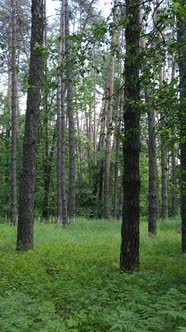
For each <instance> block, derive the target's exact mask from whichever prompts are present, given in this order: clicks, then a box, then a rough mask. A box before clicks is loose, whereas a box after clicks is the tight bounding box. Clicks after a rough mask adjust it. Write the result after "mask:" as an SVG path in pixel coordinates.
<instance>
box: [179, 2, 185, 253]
mask: <svg viewBox="0 0 186 332" xmlns="http://www.w3.org/2000/svg"><path fill="white" fill-rule="evenodd" d="M179 5H180V7H179V10H178V12H177V29H178V32H177V34H178V36H177V38H178V61H179V75H180V109H179V122H180V151H181V158H180V162H181V164H180V167H181V219H182V251H183V252H184V253H185V252H186V62H185V57H186V21H185V18H186V17H185V15H184V13H183V12H182V7H184V6H185V2H184V1H182V0H180V1H179Z"/></svg>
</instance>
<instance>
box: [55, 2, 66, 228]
mask: <svg viewBox="0 0 186 332" xmlns="http://www.w3.org/2000/svg"><path fill="white" fill-rule="evenodd" d="M64 39H65V1H64V0H63V1H62V4H61V22H60V42H59V76H58V122H59V124H58V157H57V158H58V162H57V186H58V189H57V193H58V195H57V206H58V209H57V211H58V222H59V223H62V224H63V225H66V224H67V200H66V185H65V177H66V170H65V127H66V125H65V85H64V56H65V41H64Z"/></svg>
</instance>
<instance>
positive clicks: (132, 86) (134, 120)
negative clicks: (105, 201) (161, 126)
mask: <svg viewBox="0 0 186 332" xmlns="http://www.w3.org/2000/svg"><path fill="white" fill-rule="evenodd" d="M139 7H140V3H139V0H126V15H127V19H128V25H127V28H126V31H125V38H126V60H125V92H124V110H125V111H124V126H125V128H124V130H125V131H124V145H123V153H124V175H123V188H124V198H123V199H124V202H123V222H122V229H121V236H122V242H121V255H120V268H121V270H123V271H125V272H133V271H135V270H138V269H139V212H140V207H139V194H140V177H139V152H140V137H139V135H140V133H139V130H140V128H139V120H140V110H139V93H140V87H139V35H140V31H139Z"/></svg>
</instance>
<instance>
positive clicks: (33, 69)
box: [17, 0, 44, 250]
mask: <svg viewBox="0 0 186 332" xmlns="http://www.w3.org/2000/svg"><path fill="white" fill-rule="evenodd" d="M43 26H44V22H43V0H32V30H31V57H30V71H29V88H28V95H27V109H26V123H25V134H24V143H23V165H22V176H21V179H22V180H21V188H20V202H19V213H18V231H17V249H18V250H27V249H32V248H33V225H34V197H35V180H36V151H37V145H38V125H39V106H40V86H41V78H42V54H41V50H40V47H41V46H42V45H43Z"/></svg>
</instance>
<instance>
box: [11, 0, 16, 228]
mask: <svg viewBox="0 0 186 332" xmlns="http://www.w3.org/2000/svg"><path fill="white" fill-rule="evenodd" d="M11 6H12V8H11V10H12V12H11V28H12V43H11V44H12V45H11V83H12V84H11V88H12V93H11V109H12V135H11V223H12V225H16V223H17V175H16V168H17V167H16V164H17V161H16V160H17V73H16V70H17V68H16V0H11Z"/></svg>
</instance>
